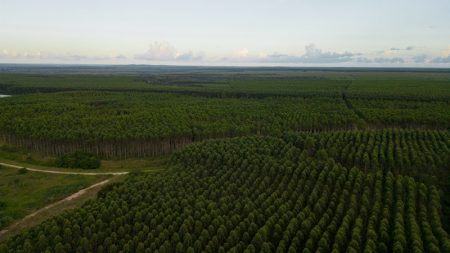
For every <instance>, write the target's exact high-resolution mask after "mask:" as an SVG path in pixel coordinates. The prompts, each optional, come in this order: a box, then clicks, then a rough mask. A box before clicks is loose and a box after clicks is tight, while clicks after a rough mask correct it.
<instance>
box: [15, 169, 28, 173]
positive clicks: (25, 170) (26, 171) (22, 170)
mask: <svg viewBox="0 0 450 253" xmlns="http://www.w3.org/2000/svg"><path fill="white" fill-rule="evenodd" d="M17 173H18V174H26V173H28V170H27V169H26V168H20V169H18V170H17Z"/></svg>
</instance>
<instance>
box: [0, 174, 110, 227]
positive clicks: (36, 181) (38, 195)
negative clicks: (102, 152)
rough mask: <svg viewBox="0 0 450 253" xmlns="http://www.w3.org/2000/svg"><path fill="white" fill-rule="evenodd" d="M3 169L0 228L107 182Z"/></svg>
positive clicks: (84, 177)
mask: <svg viewBox="0 0 450 253" xmlns="http://www.w3.org/2000/svg"><path fill="white" fill-rule="evenodd" d="M105 178H106V177H105V176H79V175H59V174H47V173H40V172H32V171H27V170H25V172H24V171H23V170H22V169H14V168H8V167H5V166H1V167H0V196H1V200H0V228H4V227H6V226H7V225H9V224H11V222H13V221H14V220H17V219H20V218H22V217H24V216H25V215H27V214H29V213H30V212H32V211H34V210H36V209H39V208H41V207H43V206H45V205H48V204H50V203H52V202H54V201H56V200H59V199H62V198H64V197H65V196H67V195H69V194H71V193H74V192H77V191H78V190H81V189H83V188H85V187H88V186H90V185H92V184H94V183H95V182H98V181H100V180H102V179H105Z"/></svg>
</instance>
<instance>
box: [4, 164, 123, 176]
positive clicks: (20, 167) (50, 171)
mask: <svg viewBox="0 0 450 253" xmlns="http://www.w3.org/2000/svg"><path fill="white" fill-rule="evenodd" d="M0 166H5V167H10V168H16V169H22V168H25V169H26V170H29V171H36V172H43V173H52V174H65V175H85V176H101V175H113V176H114V175H125V174H128V173H129V172H128V171H118V172H74V171H57V170H43V169H33V168H27V167H23V166H18V165H14V164H9V163H0Z"/></svg>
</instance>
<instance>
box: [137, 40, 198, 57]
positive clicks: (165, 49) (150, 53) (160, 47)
mask: <svg viewBox="0 0 450 253" xmlns="http://www.w3.org/2000/svg"><path fill="white" fill-rule="evenodd" d="M134 58H135V59H136V60H145V61H198V60H201V59H203V55H201V54H195V53H193V52H192V51H189V52H185V53H180V52H178V51H177V50H176V49H175V47H174V46H173V45H172V44H170V43H169V42H167V41H155V42H153V43H152V44H150V46H149V48H148V50H147V52H145V53H143V54H137V55H135V57H134Z"/></svg>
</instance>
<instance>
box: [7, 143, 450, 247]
mask: <svg viewBox="0 0 450 253" xmlns="http://www.w3.org/2000/svg"><path fill="white" fill-rule="evenodd" d="M313 142H316V141H313ZM317 144H318V143H315V145H317ZM314 150H315V148H313V150H311V151H313V152H314ZM305 152H308V151H306V150H303V149H302V148H299V147H296V146H294V145H293V143H290V142H287V141H285V140H283V139H279V138H268V137H267V138H263V137H252V138H233V139H230V140H221V141H208V142H205V143H199V144H195V145H191V146H189V147H188V148H186V149H184V150H183V151H181V152H177V153H176V154H174V155H173V157H172V166H171V169H169V170H167V171H165V172H160V173H153V174H146V173H144V174H136V175H131V176H129V177H128V179H127V180H126V181H125V182H124V183H122V184H117V185H113V186H112V187H110V189H108V190H107V191H104V192H103V193H102V194H101V196H100V198H99V199H97V200H94V201H90V202H88V203H87V204H86V205H84V206H83V207H82V208H80V209H77V210H74V211H72V212H68V213H65V214H63V215H61V216H57V217H55V218H53V219H50V220H48V221H46V222H44V223H42V224H41V225H39V226H37V227H35V228H32V229H31V230H29V231H28V232H26V233H23V234H21V235H19V236H16V237H14V238H11V239H9V240H8V241H6V242H5V244H4V245H0V248H2V247H3V248H2V249H7V250H6V252H16V251H20V250H29V251H27V252H40V250H41V249H42V248H43V247H49V248H50V249H55V250H56V248H58V249H59V250H62V247H64V249H66V250H67V251H74V250H73V249H77V250H75V251H80V252H120V251H124V252H125V251H129V252H317V251H319V252H383V251H386V252H434V251H436V252H448V250H450V248H449V246H450V244H449V237H448V234H447V233H446V232H445V230H443V229H442V224H441V220H440V215H439V210H440V201H439V193H438V192H437V189H436V188H435V187H433V186H427V185H426V184H424V183H420V182H417V181H416V180H414V179H413V178H412V177H408V176H400V175H394V174H393V173H392V172H390V171H388V172H387V173H383V170H376V171H374V172H371V171H364V170H361V169H358V168H352V169H349V168H346V167H345V166H343V165H341V164H340V163H339V162H337V161H334V160H333V159H330V158H328V159H327V158H326V155H328V157H330V155H331V154H325V151H323V152H322V151H321V152H320V153H321V154H320V155H317V156H316V155H315V154H314V153H313V154H311V155H310V154H305ZM318 153H319V152H318ZM300 157H302V158H300ZM318 157H320V158H321V159H318Z"/></svg>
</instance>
